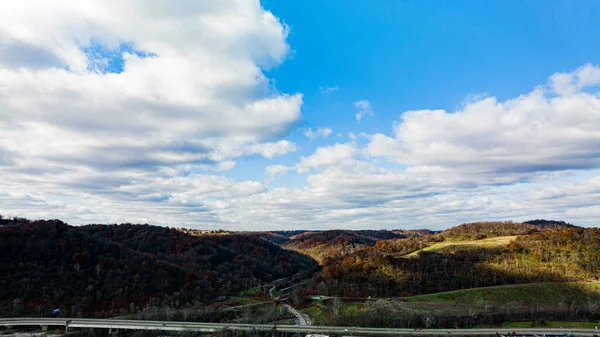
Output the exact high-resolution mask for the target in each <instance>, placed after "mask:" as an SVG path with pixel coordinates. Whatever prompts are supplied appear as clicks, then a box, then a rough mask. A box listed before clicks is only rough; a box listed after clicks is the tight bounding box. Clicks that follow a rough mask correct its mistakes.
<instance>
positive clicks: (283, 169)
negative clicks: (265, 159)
mask: <svg viewBox="0 0 600 337" xmlns="http://www.w3.org/2000/svg"><path fill="white" fill-rule="evenodd" d="M290 170H291V168H290V167H288V166H284V165H270V166H267V167H266V168H265V175H266V178H265V183H266V184H270V183H271V182H273V180H275V178H277V177H279V176H282V175H284V174H286V173H288V172H289V171H290Z"/></svg>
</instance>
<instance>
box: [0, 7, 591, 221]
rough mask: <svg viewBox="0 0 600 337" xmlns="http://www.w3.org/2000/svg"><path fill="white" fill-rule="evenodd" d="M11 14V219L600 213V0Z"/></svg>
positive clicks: (5, 149) (3, 164) (6, 142)
mask: <svg viewBox="0 0 600 337" xmlns="http://www.w3.org/2000/svg"><path fill="white" fill-rule="evenodd" d="M31 8H35V9H34V10H32V9H31ZM108 13H110V15H107V14H108ZM0 22H1V23H0V34H1V35H2V36H4V37H6V38H4V39H3V40H2V41H0V88H6V90H3V91H0V101H1V102H4V104H3V105H1V106H0V174H2V176H3V177H5V179H3V180H4V181H0V189H1V190H3V191H4V192H0V213H1V214H4V215H9V216H11V215H15V216H28V217H32V218H49V217H52V218H54V217H56V218H61V219H63V220H66V221H68V222H70V223H73V224H84V223H90V222H94V223H97V222H149V223H153V224H158V225H168V226H186V227H197V228H205V227H210V228H213V227H219V228H229V229H291V228H314V229H325V228H421V227H429V228H445V227H449V226H453V225H456V224H459V223H461V222H467V221H480V220H498V219H501V220H509V219H512V220H517V221H520V220H528V219H532V218H555V219H560V220H566V221H571V222H573V223H577V224H581V225H586V226H590V225H597V219H598V216H600V207H599V206H597V205H595V204H594V203H593V202H592V203H590V200H597V198H598V197H600V172H599V170H598V167H599V165H600V95H599V93H598V89H599V87H598V85H599V84H600V68H598V65H600V59H599V58H600V44H598V41H600V4H599V3H597V2H584V1H544V2H541V1H519V2H516V1H460V2H458V1H454V2H438V1H435V2H432V1H391V0H381V1H366V0H362V1H359V0H344V1H342V0H322V1H316V0H314V1H313V0H309V1H306V0H303V1H300V0H298V1H272V0H265V1H260V2H259V1H257V0H244V1H239V2H235V1H225V0H224V1H220V2H219V3H214V2H211V1H209V0H206V1H197V2H194V3H172V2H163V1H159V0H155V1H154V0H153V1H150V2H147V3H146V2H143V1H139V2H138V1H134V2H131V3H126V4H106V3H104V2H101V1H92V0H90V1H86V2H77V1H75V0H73V1H65V2H64V3H61V4H52V5H50V4H45V3H44V2H41V1H35V0H27V1H22V2H21V3H16V4H11V5H10V6H8V7H7V10H5V11H4V13H3V14H0ZM357 114H360V118H358V115H357ZM23 134H26V135H28V137H25V139H23V137H22V135H23Z"/></svg>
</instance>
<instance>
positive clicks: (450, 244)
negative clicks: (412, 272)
mask: <svg viewBox="0 0 600 337" xmlns="http://www.w3.org/2000/svg"><path fill="white" fill-rule="evenodd" d="M515 238H517V236H499V237H495V238H489V239H483V240H473V241H442V242H437V243H434V244H433V245H431V246H429V247H425V248H423V249H420V250H417V251H414V252H412V253H410V254H408V255H405V257H416V256H417V254H419V253H420V252H442V251H448V250H451V249H469V248H475V247H481V248H492V247H500V246H506V245H508V244H509V243H510V242H511V241H513V240H514V239H515Z"/></svg>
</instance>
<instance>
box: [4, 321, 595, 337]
mask: <svg viewBox="0 0 600 337" xmlns="http://www.w3.org/2000/svg"><path fill="white" fill-rule="evenodd" d="M67 321H68V322H69V324H68V327H69V328H97V329H113V330H114V329H117V330H162V331H199V332H221V331H225V330H230V331H281V332H292V333H299V334H325V335H327V334H329V335H330V334H338V335H354V336H368V335H423V336H441V335H444V336H447V335H462V336H465V335H472V336H491V335H496V334H501V335H507V334H511V333H513V332H514V333H516V334H517V335H538V336H544V335H546V336H550V335H561V336H564V335H572V336H594V335H598V334H600V331H598V330H594V329H539V328H526V329H525V328H523V329H423V330H415V329H397V328H364V327H343V326H296V325H273V324H229V323H204V322H171V321H138V320H125V319H88V318H2V319H0V326H5V327H17V326H40V327H49V326H62V327H65V323H66V322H67Z"/></svg>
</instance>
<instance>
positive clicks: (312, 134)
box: [303, 128, 333, 140]
mask: <svg viewBox="0 0 600 337" xmlns="http://www.w3.org/2000/svg"><path fill="white" fill-rule="evenodd" d="M332 132H333V130H331V129H330V128H318V129H317V130H316V131H313V129H312V128H308V129H305V130H304V131H303V133H304V135H305V136H306V137H308V138H309V139H310V140H315V139H317V138H319V137H323V138H327V137H329V135H330V134H331V133H332Z"/></svg>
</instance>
